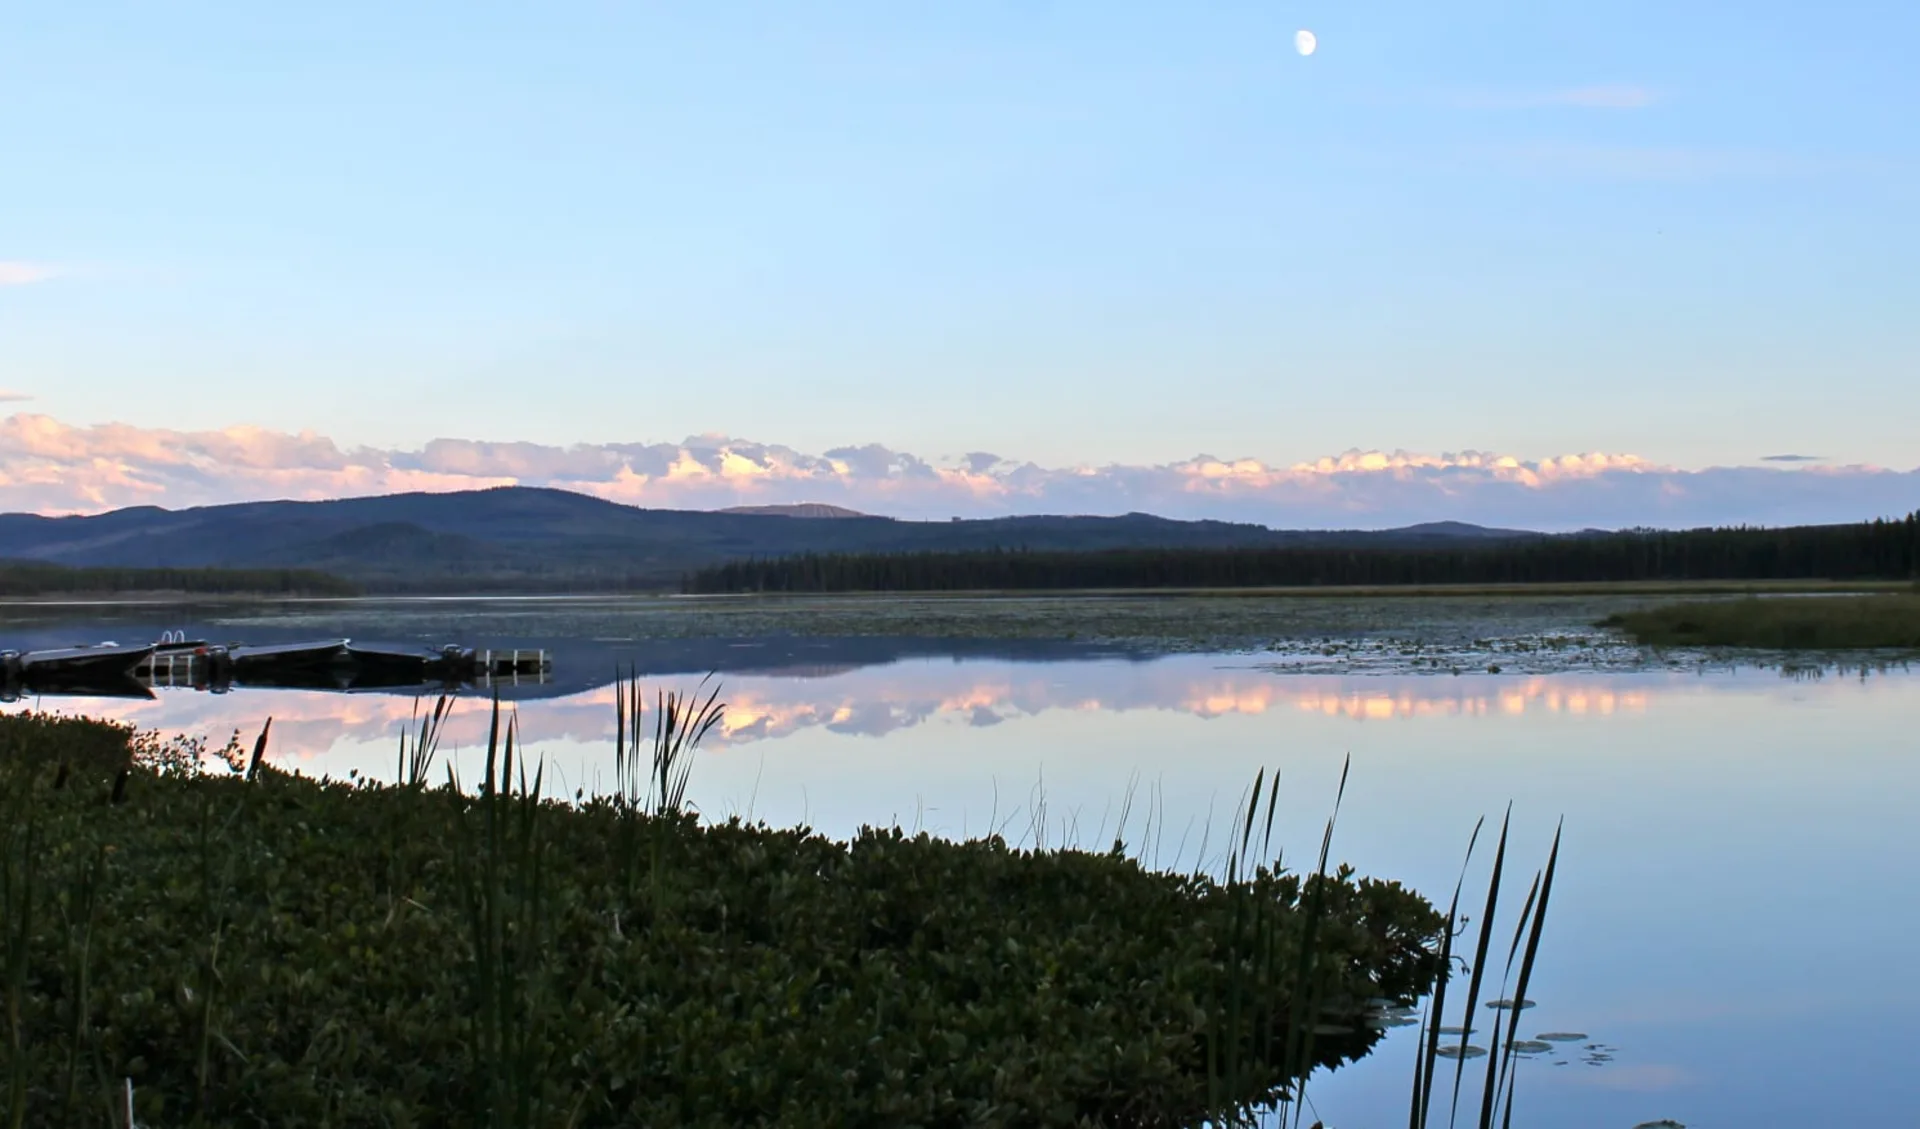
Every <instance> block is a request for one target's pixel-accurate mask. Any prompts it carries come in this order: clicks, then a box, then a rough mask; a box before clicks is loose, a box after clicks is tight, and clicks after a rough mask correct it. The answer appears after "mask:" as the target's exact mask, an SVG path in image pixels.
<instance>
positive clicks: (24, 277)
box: [0, 259, 59, 286]
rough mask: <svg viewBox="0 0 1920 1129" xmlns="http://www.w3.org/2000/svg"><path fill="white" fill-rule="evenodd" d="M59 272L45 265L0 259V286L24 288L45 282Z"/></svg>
mask: <svg viewBox="0 0 1920 1129" xmlns="http://www.w3.org/2000/svg"><path fill="white" fill-rule="evenodd" d="M57 273H59V272H57V271H55V270H54V269H53V268H52V267H50V266H48V265H46V264H45V263H23V262H20V261H19V260H17V259H0V286H26V285H28V284H29V283H34V282H45V281H46V280H47V279H49V278H52V277H53V276H54V275H55V274H57Z"/></svg>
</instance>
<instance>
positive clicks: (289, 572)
mask: <svg viewBox="0 0 1920 1129" xmlns="http://www.w3.org/2000/svg"><path fill="white" fill-rule="evenodd" d="M115 592H187V593H192V594H195V595H208V596H238V595H248V596H252V595H263V596H356V595H359V593H360V590H359V589H358V588H357V587H356V586H354V585H353V584H350V583H348V582H347V581H345V580H342V579H340V578H339V577H337V576H329V575H327V574H326V573H324V572H313V571H311V570H308V569H298V568H68V567H66V566H64V565H57V564H48V563H46V562H44V561H0V596H66V595H74V596H79V595H106V594H111V593H115Z"/></svg>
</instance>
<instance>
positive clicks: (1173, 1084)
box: [0, 696, 1443, 1127]
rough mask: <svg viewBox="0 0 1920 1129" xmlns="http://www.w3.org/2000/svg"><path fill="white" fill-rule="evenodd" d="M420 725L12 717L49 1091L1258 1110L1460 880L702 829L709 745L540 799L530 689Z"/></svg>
mask: <svg viewBox="0 0 1920 1129" xmlns="http://www.w3.org/2000/svg"><path fill="white" fill-rule="evenodd" d="M708 701H709V703H710V701H711V700H710V699H709V700H708ZM640 704H641V703H640V700H639V698H638V697H637V696H633V697H631V698H629V699H628V700H627V706H626V707H623V709H626V708H637V707H638V706H639V705H640ZM680 707H681V708H680V713H679V715H678V716H679V719H680V720H679V722H678V723H677V728H676V727H675V726H667V727H665V732H666V738H665V739H666V741H667V742H668V744H669V746H671V744H672V742H673V741H674V740H675V734H676V733H678V734H681V735H685V734H686V733H688V732H689V730H688V728H687V726H689V725H692V726H695V727H697V726H698V725H699V724H700V720H699V719H700V718H701V717H702V716H703V714H702V712H701V709H702V703H701V702H700V701H699V700H697V699H696V700H693V701H691V702H682V703H680ZM655 712H656V713H658V712H662V711H655ZM622 718H623V728H625V727H628V726H633V727H637V726H638V725H639V720H638V717H637V715H634V714H627V713H623V715H622ZM417 724H418V727H419V732H418V733H417V734H416V735H415V736H414V737H413V738H412V739H411V740H410V743H409V744H408V746H407V747H406V749H405V750H403V752H402V760H403V763H404V765H405V772H404V773H403V778H402V779H403V782H401V783H397V784H393V785H384V786H383V785H375V784H371V783H367V782H340V781H326V780H314V779H310V778H305V777H301V776H296V775H291V774H288V773H284V772H280V771H276V770H275V769H274V768H273V767H272V757H271V753H270V750H269V749H268V748H267V746H268V741H267V739H266V736H265V735H264V734H263V735H262V737H261V739H259V740H257V741H253V742H251V743H250V746H251V747H250V748H249V743H247V742H236V743H232V744H230V745H229V747H228V748H227V749H226V750H223V751H222V753H223V755H222V756H219V757H212V758H205V757H199V756H195V755H189V754H191V753H193V752H195V750H186V751H184V752H183V751H182V750H180V749H177V748H176V749H174V750H173V751H172V752H171V753H168V754H167V755H166V756H165V757H160V756H156V755H151V754H153V753H154V751H155V750H156V749H158V750H159V751H160V752H162V753H165V752H166V747H165V746H164V745H158V746H153V745H149V746H146V747H144V748H143V747H141V746H139V744H138V743H137V742H136V741H135V740H134V739H133V734H132V733H131V732H130V731H128V730H125V729H123V728H120V727H116V726H111V725H107V724H104V723H97V722H83V721H74V720H67V719H51V718H46V717H37V716H18V715H16V716H9V717H4V718H0V816H4V818H3V819H0V828H4V830H0V893H4V895H5V896H4V898H3V899H0V957H4V963H3V964H0V967H4V970H5V979H4V982H3V984H0V986H3V987H4V992H5V1014H7V1015H8V1016H9V1017H10V1018H11V1022H10V1028H9V1030H8V1031H7V1032H5V1033H0V1079H4V1081H0V1086H4V1087H5V1092H4V1094H3V1095H0V1097H4V1104H6V1105H8V1106H9V1108H10V1111H11V1113H12V1118H11V1123H12V1124H16V1125H17V1124H32V1125H60V1124H114V1123H124V1120H125V1118H124V1114H123V1113H120V1112H117V1111H119V1110H120V1109H121V1108H122V1105H121V1103H123V1102H124V1101H125V1100H126V1093H127V1088H128V1086H129V1084H130V1086H131V1091H132V1094H133V1102H134V1106H135V1114H136V1116H137V1118H138V1120H139V1121H140V1122H141V1123H142V1124H151V1125H180V1126H186V1125H202V1126H256V1125H262V1124H271V1125H314V1126H324V1125H335V1126H347V1125H391V1126H419V1127H426V1126H441V1125H445V1126H507V1125H512V1126H546V1125H556V1126H557V1125H571V1126H581V1127H588V1126H627V1125H649V1126H674V1125H700V1126H707V1125H711V1126H723V1125H724V1126H732V1125H742V1124H759V1125H796V1126H798V1125H806V1126H814V1125H848V1126H857V1125H872V1126H880V1125H887V1126H894V1125H911V1124H918V1125H929V1126H931V1125H966V1124H1011V1123H1018V1124H1023V1125H1062V1126H1066V1125H1115V1126H1119V1125H1139V1126H1145V1125H1194V1124H1199V1123H1200V1122H1202V1121H1204V1120H1212V1121H1214V1122H1215V1123H1220V1122H1221V1120H1222V1119H1231V1118H1234V1117H1238V1116H1240V1115H1242V1114H1243V1113H1244V1112H1245V1111H1246V1110H1249V1109H1251V1108H1254V1107H1257V1106H1259V1105H1261V1104H1263V1103H1271V1102H1273V1101H1275V1100H1277V1099H1278V1098H1279V1097H1280V1096H1281V1095H1284V1094H1286V1093H1288V1092H1290V1091H1291V1090H1292V1088H1293V1087H1294V1084H1295V1080H1296V1079H1297V1078H1299V1077H1301V1076H1304V1074H1305V1073H1307V1072H1308V1070H1310V1069H1311V1068H1312V1067H1314V1066H1329V1065H1334V1064H1337V1063H1340V1062H1344V1061H1348V1060H1351V1059H1352V1058H1354V1057H1357V1056H1359V1055H1362V1054H1364V1053H1366V1052H1367V1051H1368V1050H1369V1049H1370V1048H1371V1047H1372V1046H1373V1045H1374V1044H1375V1043H1376V1042H1378V1040H1380V1039H1381V1038H1382V1037H1383V1031H1382V1030H1381V1028H1380V1027H1376V1026H1374V1025H1373V1024H1372V1023H1369V1022H1368V1019H1369V1018H1374V1019H1379V1020H1384V1021H1387V1022H1398V1021H1400V1020H1402V1019H1404V1018H1405V1017H1406V1016H1408V1015H1409V1014H1411V1013H1410V1012H1409V1011H1408V1010H1407V1009H1408V1008H1409V1007H1410V1006H1411V1005H1413V1004H1414V1003H1415V1002H1416V1001H1417V999H1418V997H1419V995H1420V994H1421V992H1422V991H1424V990H1425V989H1426V988H1427V987H1428V986H1430V985H1432V984H1433V983H1434V982H1435V980H1436V977H1437V976H1438V973H1439V968H1440V959H1441V958H1440V957H1439V955H1438V954H1437V953H1436V948H1438V947H1439V937H1440V933H1441V931H1442V925H1443V923H1442V919H1441V918H1440V916H1439V915H1438V914H1437V913H1436V912H1435V910H1434V908H1433V907H1432V906H1431V905H1429V904H1428V903H1427V902H1426V901H1425V900H1424V899H1422V898H1420V897H1419V896H1418V895H1416V894H1414V893H1413V892H1411V891H1409V890H1406V889H1404V888H1402V887H1401V886H1399V885H1398V884H1395V883H1390V882H1379V881H1373V880H1367V879H1360V878H1356V877H1355V876H1354V875H1353V874H1352V873H1351V872H1350V871H1349V870H1346V869H1344V868H1334V869H1328V868H1326V867H1325V866H1324V864H1323V865H1322V867H1321V868H1319V869H1317V870H1316V871H1314V872H1313V873H1311V874H1308V875H1305V876H1303V875H1300V874H1295V873H1288V872H1275V871H1274V870H1273V869H1271V868H1270V867H1269V866H1266V865H1261V864H1258V863H1257V862H1256V861H1253V860H1255V859H1257V858H1258V857H1268V856H1264V855H1260V854H1257V853H1256V852H1253V851H1251V850H1250V849H1249V843H1250V842H1252V843H1260V842H1261V841H1260V840H1255V839H1253V835H1252V831H1253V826H1252V823H1253V821H1252V817H1251V815H1250V816H1249V819H1248V823H1247V831H1246V835H1245V836H1244V837H1243V838H1242V840H1241V848H1242V849H1241V852H1240V855H1239V856H1238V861H1236V863H1235V864H1234V867H1233V868H1232V873H1230V874H1229V875H1227V876H1225V877H1210V876H1207V875H1204V874H1168V873H1159V872H1155V871H1152V870H1149V869H1147V868H1145V867H1143V866H1142V865H1141V864H1140V863H1139V862H1137V861H1136V860H1135V859H1133V858H1131V857H1129V856H1128V854H1127V853H1126V850H1125V847H1124V844H1120V843H1116V844H1115V845H1114V848H1113V849H1112V850H1110V851H1107V852H1104V853H1094V852H1087V851H1078V850H1057V851H1024V850H1017V849H1014V848H1012V847H1010V846H1009V845H1008V844H1007V843H1006V842H1004V841H1003V840H1001V839H999V838H997V837H996V838H990V839H985V840H976V841H972V842H965V843H955V842H950V841H944V840H937V839H933V838H930V837H928V836H925V835H918V836H909V835H906V834H904V833H903V832H901V831H900V830H898V829H891V830H875V829H868V830H865V831H863V832H862V833H861V834H860V835H858V836H856V837H855V838H853V839H852V840H851V841H849V842H836V841H832V840H829V839H826V838H824V837H822V836H820V835H817V834H814V833H813V832H812V831H811V830H809V829H807V828H794V829H784V830H779V829H773V828H768V827H765V826H754V825H747V824H744V823H742V822H740V821H738V820H733V821H729V822H726V823H723V824H717V825H716V824H708V825H703V824H701V823H700V822H698V821H697V820H696V819H694V818H693V817H692V816H690V815H687V814H685V813H684V812H681V811H678V810H676V809H675V805H674V804H673V803H672V802H671V800H670V797H671V795H672V794H673V793H674V792H675V791H676V790H677V781H678V780H679V779H680V778H679V777H677V776H675V775H674V773H673V771H672V764H671V763H668V765H667V767H668V770H669V771H668V772H667V773H666V774H664V775H662V774H660V773H659V772H658V771H655V772H654V773H652V774H651V775H649V774H648V773H647V772H646V771H645V770H644V768H643V767H642V766H640V765H636V770H637V771H636V772H635V773H634V774H632V775H631V776H630V777H625V778H626V779H629V780H630V786H628V787H624V788H623V789H622V792H621V793H620V794H618V795H615V796H609V797H591V796H584V795H583V796H576V797H575V799H574V801H573V802H570V803H556V802H553V801H548V800H542V799H540V795H541V787H540V781H541V769H540V768H539V766H538V765H537V764H529V763H527V761H526V758H525V756H524V754H523V753H522V751H521V750H519V749H518V748H517V747H516V746H517V741H516V737H515V733H514V726H513V720H512V717H511V715H510V714H508V715H505V716H501V717H498V719H497V721H496V725H495V730H494V733H493V736H492V738H491V740H490V741H489V744H488V756H487V764H486V768H485V771H484V773H483V774H482V775H481V777H480V778H479V779H477V780H469V781H463V782H455V781H454V780H452V779H451V776H450V774H448V773H445V772H444V771H439V772H437V771H436V768H437V767H438V766H436V764H435V759H434V758H435V752H434V750H435V748H436V746H437V738H436V735H435V733H434V731H433V729H434V725H435V722H434V721H433V719H432V717H431V716H430V715H429V716H427V717H424V718H422V719H421V720H420V722H418V723H417ZM659 732H661V730H660V729H659V728H656V734H658V733H659ZM624 745H625V739H624V738H623V746H624ZM658 749H659V746H658V745H656V749H655V755H656V758H657V756H658ZM678 749H679V751H680V752H684V751H685V741H684V739H682V743H681V745H680V746H678ZM623 755H632V753H631V750H629V751H628V752H627V753H623ZM638 755H639V756H641V757H642V758H644V756H645V751H644V750H642V751H641V752H640V753H639V754H638ZM222 761H224V762H225V763H224V764H223V763H221V762H222ZM660 763H661V762H660V761H659V760H658V759H656V760H655V761H654V767H655V769H656V770H657V769H658V767H659V765H660ZM208 766H210V767H208ZM436 778H438V780H436ZM649 781H651V784H652V785H653V787H649V786H648V784H649ZM1255 790H1256V792H1258V790H1259V789H1258V787H1257V786H1256V789H1255ZM1269 802H1270V801H1269ZM1268 826H1269V830H1270V829H1271V822H1270V819H1269V824H1268ZM1262 845H1264V844H1262ZM1322 854H1323V859H1324V854H1325V852H1324V850H1323V852H1322ZM1345 1001H1353V1002H1352V1003H1351V1004H1349V1003H1346V1002H1345ZM1384 1025H1385V1024H1383V1026H1384Z"/></svg>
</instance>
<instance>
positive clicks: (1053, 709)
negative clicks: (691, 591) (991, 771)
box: [16, 656, 1697, 771]
mask: <svg viewBox="0 0 1920 1129" xmlns="http://www.w3.org/2000/svg"><path fill="white" fill-rule="evenodd" d="M644 677H646V676H645V675H643V678H644ZM1655 677H1656V678H1658V676H1655ZM690 680H691V676H690V675H684V674H681V675H658V676H655V677H653V678H651V679H649V681H655V682H659V683H661V684H662V685H668V686H671V685H679V684H680V683H682V682H689V681H690ZM1694 681H1697V680H1694ZM1646 683H1647V676H1591V675H1587V676H1582V675H1571V674H1567V675H1538V676H1533V677H1520V678H1498V677H1493V676H1486V677H1475V678H1450V679H1444V680H1443V679H1434V678H1430V677H1420V676H1408V677H1403V678H1381V677H1373V676H1368V677H1357V678H1347V679H1340V678H1328V677H1315V678H1290V677H1281V676H1276V675H1274V674H1272V673H1270V672H1268V671H1266V670H1263V669H1259V668H1257V667H1253V666H1249V665H1244V664H1242V665H1232V664H1231V662H1230V660H1223V659H1222V658H1219V657H1208V656H1169V657H1163V658H1160V659H1157V660H1153V661H1141V660H1129V661H1098V662H1082V663H1064V664H1062V663H1026V662H998V661H953V660H946V661H927V660H919V661H903V662H896V663H890V664H887V665H881V666H852V665H840V666H831V667H826V666H813V665H799V666H781V667H776V668H774V669H772V670H761V671H752V672H746V673H735V674H733V675H730V676H726V677H725V678H724V681H723V686H724V692H723V699H724V700H725V702H726V703H727V711H726V716H725V719H724V721H723V722H722V724H721V725H720V726H719V727H718V728H717V729H716V730H715V731H714V734H713V737H712V738H711V739H710V741H709V745H710V747H726V746H740V745H747V744H751V743H754V742H761V741H772V740H777V739H781V738H786V737H792V736H794V735H796V734H799V733H802V732H804V731H806V730H812V729H818V730H823V731H826V732H829V733H835V734H845V735H855V736H864V737H884V736H886V735H888V734H892V733H896V732H899V731H901V730H906V729H913V728H916V727H920V726H927V725H963V726H968V727H972V728H987V727H991V726H996V725H1000V724H1002V723H1004V722H1006V721H1009V720H1014V719H1019V718H1035V717H1040V716H1042V715H1046V714H1050V713H1057V712H1066V713H1107V714H1131V713H1140V712H1154V713H1170V714H1179V715H1188V716H1192V717H1196V718H1219V717H1226V716H1230V715H1242V716H1259V715H1263V714H1268V713H1272V712H1276V711H1293V712H1299V713H1306V714H1317V715H1321V716H1325V717H1329V718H1344V719H1348V720H1353V721H1393V720H1406V719H1414V718H1441V717H1489V716H1508V717H1515V716H1520V715H1525V714H1528V713H1548V714H1567V715H1572V716H1583V715H1588V714H1592V715H1596V716H1609V715H1612V714H1615V713H1638V712H1642V711H1644V710H1646V709H1647V708H1648V705H1649V702H1650V700H1651V698H1652V696H1653V695H1654V694H1655V693H1656V692H1661V691H1656V689H1655V688H1654V687H1653V686H1650V685H1648V684H1646ZM1686 684H1687V680H1676V679H1671V678H1667V679H1659V681H1658V685H1659V686H1660V687H1662V688H1663V691H1664V692H1666V693H1680V692H1684V687H1685V685H1686ZM429 693H431V692H430V691H429ZM614 693H615V691H614V688H613V686H612V685H611V684H607V685H602V686H598V687H595V688H592V689H587V690H579V691H575V692H573V693H569V694H565V695H562V696H559V697H553V698H521V699H519V700H517V701H514V700H513V699H512V696H511V693H510V690H509V701H510V702H511V704H512V706H513V708H515V709H517V710H518V712H519V720H520V728H521V732H522V734H523V735H524V736H525V738H526V739H527V740H529V741H531V742H534V743H535V744H538V743H542V742H554V741H563V742H572V743H579V744H587V743H592V742H596V741H606V742H609V743H610V742H611V741H612V739H613V734H614ZM418 701H419V698H418V697H417V696H410V695H405V694H387V693H381V694H325V693H310V692H302V691H289V690H274V689H258V688H250V689H244V690H239V691H235V692H233V693H228V694H209V693H205V692H196V691H193V690H191V689H187V688H164V687H162V688H157V689H156V690H155V692H154V696H153V698H152V699H151V700H147V699H134V700H124V699H120V698H110V697H99V698H94V697H84V696H78V697H62V698H47V699H41V700H38V701H28V702H23V703H21V704H20V705H19V706H18V707H16V708H34V707H38V708H44V709H53V710H57V711H60V712H69V713H85V714H90V715H93V716H98V717H109V718H114V719H117V720H123V721H127V722H130V723H133V724H135V725H138V726H140V727H141V728H147V729H157V730H161V731H165V732H169V733H171V732H186V733H191V734H195V735H201V736H209V737H224V736H226V735H227V734H229V733H231V732H233V731H235V730H250V729H255V728H257V727H258V726H259V725H260V724H261V723H262V722H263V721H264V720H265V719H266V718H267V717H272V718H273V719H274V737H275V747H276V751H277V753H278V754H279V755H280V756H282V757H289V756H290V757H295V758H299V759H301V760H306V761H312V762H316V763H315V764H314V765H313V767H314V769H315V770H316V771H325V769H326V766H325V764H324V760H325V757H326V755H327V753H328V752H329V751H330V750H332V749H333V748H334V747H336V746H339V745H343V744H345V745H363V744H366V743H368V742H376V741H380V740H385V739H390V738H395V737H396V736H397V735H398V733H400V732H401V731H402V729H404V728H405V727H407V726H408V725H409V723H410V719H411V718H412V717H413V716H414V713H415V711H416V709H417V708H418V706H417V702H418ZM489 703H490V698H489V697H488V696H487V695H486V694H485V693H484V692H480V693H476V692H473V691H472V690H471V689H469V690H467V691H466V692H465V693H463V694H462V695H461V696H460V698H459V704H458V705H456V706H455V708H454V711H453V717H452V720H451V721H450V722H449V723H448V726H447V728H446V729H445V733H446V737H447V740H449V741H451V742H454V743H456V744H458V743H468V744H470V743H473V742H475V741H479V740H482V739H484V737H485V732H486V726H487V720H488V711H489V709H490V704H489Z"/></svg>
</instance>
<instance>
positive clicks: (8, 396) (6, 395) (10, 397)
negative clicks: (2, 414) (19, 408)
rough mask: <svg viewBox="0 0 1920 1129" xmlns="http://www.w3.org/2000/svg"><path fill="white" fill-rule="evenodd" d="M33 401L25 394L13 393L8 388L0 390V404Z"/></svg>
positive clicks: (28, 394)
mask: <svg viewBox="0 0 1920 1129" xmlns="http://www.w3.org/2000/svg"><path fill="white" fill-rule="evenodd" d="M31 399H33V395H32V394H31V393H27V392H15V391H13V390H12V389H9V388H0V404H18V403H22V402H24V401H27V400H31Z"/></svg>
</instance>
